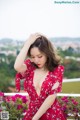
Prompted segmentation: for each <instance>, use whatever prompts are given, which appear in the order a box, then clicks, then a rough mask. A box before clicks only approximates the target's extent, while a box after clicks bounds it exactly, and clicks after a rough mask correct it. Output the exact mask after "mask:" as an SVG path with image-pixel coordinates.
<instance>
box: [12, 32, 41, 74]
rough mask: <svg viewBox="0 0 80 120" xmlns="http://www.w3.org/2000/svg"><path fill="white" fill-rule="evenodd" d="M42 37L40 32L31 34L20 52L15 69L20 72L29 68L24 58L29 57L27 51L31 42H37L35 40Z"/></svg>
mask: <svg viewBox="0 0 80 120" xmlns="http://www.w3.org/2000/svg"><path fill="white" fill-rule="evenodd" d="M38 37H40V35H39V34H38V33H36V34H32V35H30V37H29V39H28V40H27V41H26V42H25V44H24V46H23V48H22V49H21V51H20V53H19V54H18V56H17V58H16V60H15V64H14V69H15V70H16V71H18V72H25V71H26V70H27V66H26V65H25V64H24V60H25V58H26V57H27V53H28V50H29V47H30V45H31V44H33V43H34V42H35V40H36V39H37V38H38Z"/></svg>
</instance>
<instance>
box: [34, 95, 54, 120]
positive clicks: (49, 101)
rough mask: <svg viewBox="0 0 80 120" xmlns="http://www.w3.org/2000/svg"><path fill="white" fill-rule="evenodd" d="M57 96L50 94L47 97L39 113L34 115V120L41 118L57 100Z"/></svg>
mask: <svg viewBox="0 0 80 120" xmlns="http://www.w3.org/2000/svg"><path fill="white" fill-rule="evenodd" d="M55 98H56V94H54V95H49V96H48V97H47V98H46V99H45V101H44V102H43V104H42V105H41V107H40V108H39V110H38V111H37V113H36V114H35V115H34V117H33V119H32V120H39V118H40V117H41V116H42V115H43V114H44V113H45V112H46V111H47V110H48V109H49V108H50V107H51V105H52V104H53V102H54V101H55Z"/></svg>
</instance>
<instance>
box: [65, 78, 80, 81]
mask: <svg viewBox="0 0 80 120" xmlns="http://www.w3.org/2000/svg"><path fill="white" fill-rule="evenodd" d="M63 82H80V78H73V79H63Z"/></svg>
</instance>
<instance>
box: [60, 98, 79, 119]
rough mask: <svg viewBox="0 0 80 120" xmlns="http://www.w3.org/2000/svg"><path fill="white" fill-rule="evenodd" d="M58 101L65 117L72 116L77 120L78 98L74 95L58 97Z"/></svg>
mask: <svg viewBox="0 0 80 120" xmlns="http://www.w3.org/2000/svg"><path fill="white" fill-rule="evenodd" d="M59 102H60V104H61V109H62V110H63V111H64V114H65V116H66V117H69V116H71V115H72V116H73V117H74V118H75V119H77V120H78V118H79V115H80V98H79V100H77V98H74V97H67V96H64V97H59Z"/></svg>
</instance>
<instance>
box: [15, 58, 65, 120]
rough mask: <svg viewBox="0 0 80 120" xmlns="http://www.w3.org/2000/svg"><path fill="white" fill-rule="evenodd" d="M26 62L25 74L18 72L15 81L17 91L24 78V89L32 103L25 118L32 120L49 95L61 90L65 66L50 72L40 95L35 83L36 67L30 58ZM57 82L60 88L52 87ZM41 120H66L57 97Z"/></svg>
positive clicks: (24, 119) (25, 119)
mask: <svg viewBox="0 0 80 120" xmlns="http://www.w3.org/2000/svg"><path fill="white" fill-rule="evenodd" d="M24 64H26V65H27V68H28V69H27V70H26V71H25V73H23V74H20V73H17V74H16V79H15V83H16V89H17V91H20V80H21V79H24V90H25V91H27V92H28V94H29V97H30V103H29V108H28V110H27V112H26V115H25V116H24V118H23V120H32V117H33V116H34V115H35V113H36V112H37V111H38V109H39V108H40V106H41V105H42V103H43V102H44V101H45V99H46V98H47V97H48V96H49V95H52V94H55V93H59V92H61V90H62V78H63V72H64V67H63V66H62V65H59V66H58V67H56V68H55V69H54V70H53V71H52V72H48V75H47V76H46V78H45V80H44V81H43V83H42V86H41V90H40V95H38V94H37V92H36V90H35V87H34V85H33V77H34V70H35V69H36V68H35V67H34V66H33V64H32V63H31V61H30V60H29V59H28V60H26V61H25V62H24ZM56 82H59V86H58V88H56V89H52V87H53V86H54V84H55V83H56ZM40 120H66V118H65V117H64V114H63V111H62V110H61V106H60V104H59V102H58V100H57V98H56V99H55V101H54V102H53V104H52V105H51V107H50V108H49V109H48V110H47V111H46V113H45V114H43V115H42V116H41V118H40Z"/></svg>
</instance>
